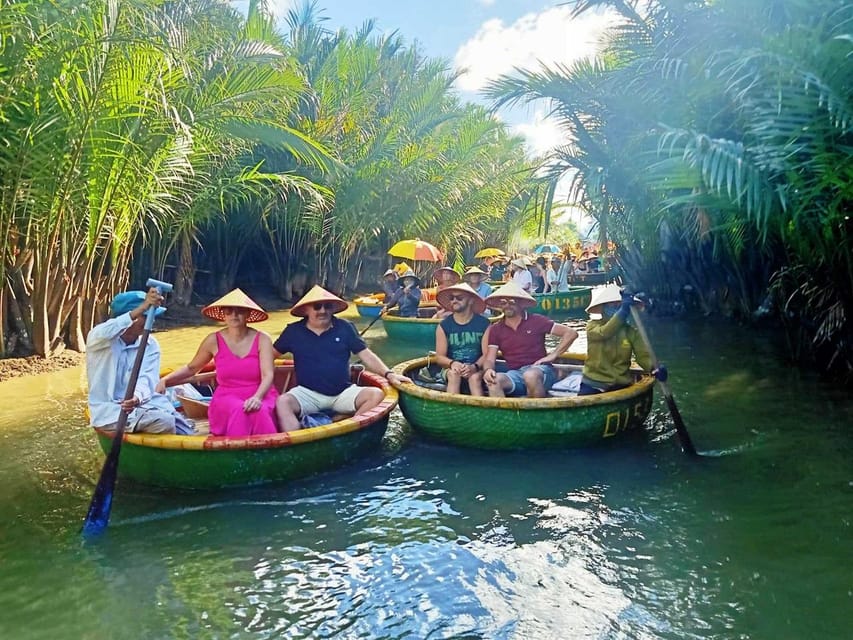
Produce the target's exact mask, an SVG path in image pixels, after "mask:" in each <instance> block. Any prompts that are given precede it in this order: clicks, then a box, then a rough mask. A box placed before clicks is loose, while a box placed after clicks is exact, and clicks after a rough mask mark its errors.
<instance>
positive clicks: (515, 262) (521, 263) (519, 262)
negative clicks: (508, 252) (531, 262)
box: [510, 258, 527, 269]
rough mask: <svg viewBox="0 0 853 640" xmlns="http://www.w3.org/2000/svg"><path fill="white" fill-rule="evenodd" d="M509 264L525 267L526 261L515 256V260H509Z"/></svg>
mask: <svg viewBox="0 0 853 640" xmlns="http://www.w3.org/2000/svg"><path fill="white" fill-rule="evenodd" d="M510 264H511V265H513V266H516V267H518V268H519V269H526V268H527V263H526V262H525V261H524V260H523V259H522V258H516V259H515V260H512V261H510Z"/></svg>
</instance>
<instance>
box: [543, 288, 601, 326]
mask: <svg viewBox="0 0 853 640" xmlns="http://www.w3.org/2000/svg"><path fill="white" fill-rule="evenodd" d="M533 297H534V298H536V306H535V307H533V309H531V311H533V313H541V314H543V315H546V316H551V317H574V318H581V317H585V316H586V308H587V306H588V305H589V303H590V302H591V301H592V287H569V290H568V291H556V292H554V293H534V294H533Z"/></svg>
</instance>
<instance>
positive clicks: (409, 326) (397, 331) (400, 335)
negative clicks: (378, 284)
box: [382, 305, 503, 348]
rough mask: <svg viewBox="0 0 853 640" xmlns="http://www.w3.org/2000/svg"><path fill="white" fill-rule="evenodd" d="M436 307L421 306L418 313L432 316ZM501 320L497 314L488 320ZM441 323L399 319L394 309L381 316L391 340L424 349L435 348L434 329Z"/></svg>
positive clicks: (438, 321) (430, 320) (426, 319)
mask: <svg viewBox="0 0 853 640" xmlns="http://www.w3.org/2000/svg"><path fill="white" fill-rule="evenodd" d="M435 309H436V306H435V305H433V306H431V307H430V306H423V305H422V306H421V307H420V309H419V311H420V312H421V313H424V314H429V315H432V314H433V313H435ZM501 318H503V314H498V315H495V316H492V317H490V318H489V322H492V323H494V322H497V321H498V320H500V319H501ZM440 322H441V318H401V317H400V315H399V312H398V311H397V310H396V309H392V310H391V311H389V312H388V313H386V314H385V315H384V316H382V323H383V325H384V326H385V333H386V334H388V337H389V338H390V339H391V340H397V341H399V342H406V343H408V344H417V345H421V346H424V347H433V348H435V329H436V327H438V325H439V323H440Z"/></svg>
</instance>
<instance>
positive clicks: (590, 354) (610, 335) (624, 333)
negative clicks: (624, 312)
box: [583, 314, 652, 389]
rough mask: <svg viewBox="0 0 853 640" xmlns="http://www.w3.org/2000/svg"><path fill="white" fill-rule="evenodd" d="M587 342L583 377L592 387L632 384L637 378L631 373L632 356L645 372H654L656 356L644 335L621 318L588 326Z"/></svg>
mask: <svg viewBox="0 0 853 640" xmlns="http://www.w3.org/2000/svg"><path fill="white" fill-rule="evenodd" d="M586 340H587V347H586V354H587V356H586V364H585V365H584V367H583V376H584V379H587V380H588V383H592V386H595V387H599V388H602V389H606V388H608V387H610V386H613V385H617V386H621V385H628V384H631V382H633V377H632V376H631V374H630V373H628V369H629V368H630V367H631V354H634V357H635V358H636V360H637V364H639V365H640V366H641V367H642V368H643V369H645V370H646V371H650V370H651V368H652V356H651V354H650V353H649V350H648V349H647V348H646V345H645V343H644V342H643V339H642V337H641V336H640V332H639V331H637V329H636V327H633V326H631V325H629V324H627V323H626V322H625V321H624V320H623V319H622V318H621V316H619V315H618V314H617V315H614V316H613V317H612V318H610V319H609V320H604V319H601V320H590V321H589V322H587V324H586Z"/></svg>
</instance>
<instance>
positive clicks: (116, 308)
mask: <svg viewBox="0 0 853 640" xmlns="http://www.w3.org/2000/svg"><path fill="white" fill-rule="evenodd" d="M146 295H148V294H146V293H145V292H144V291H125V292H124V293H120V294H118V295H117V296H116V297H115V298H113V301H112V302H111V303H110V315H111V316H112V317H113V318H117V317H118V316H120V315H121V314H123V313H128V312H130V311H133V310H134V309H136V307H138V306H139V305H141V304H142V302H143V301H144V300H145V296H146ZM165 312H166V307H157V309H156V310H155V312H154V315H155V317H156V316H160V315H162V314H164V313H165Z"/></svg>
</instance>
